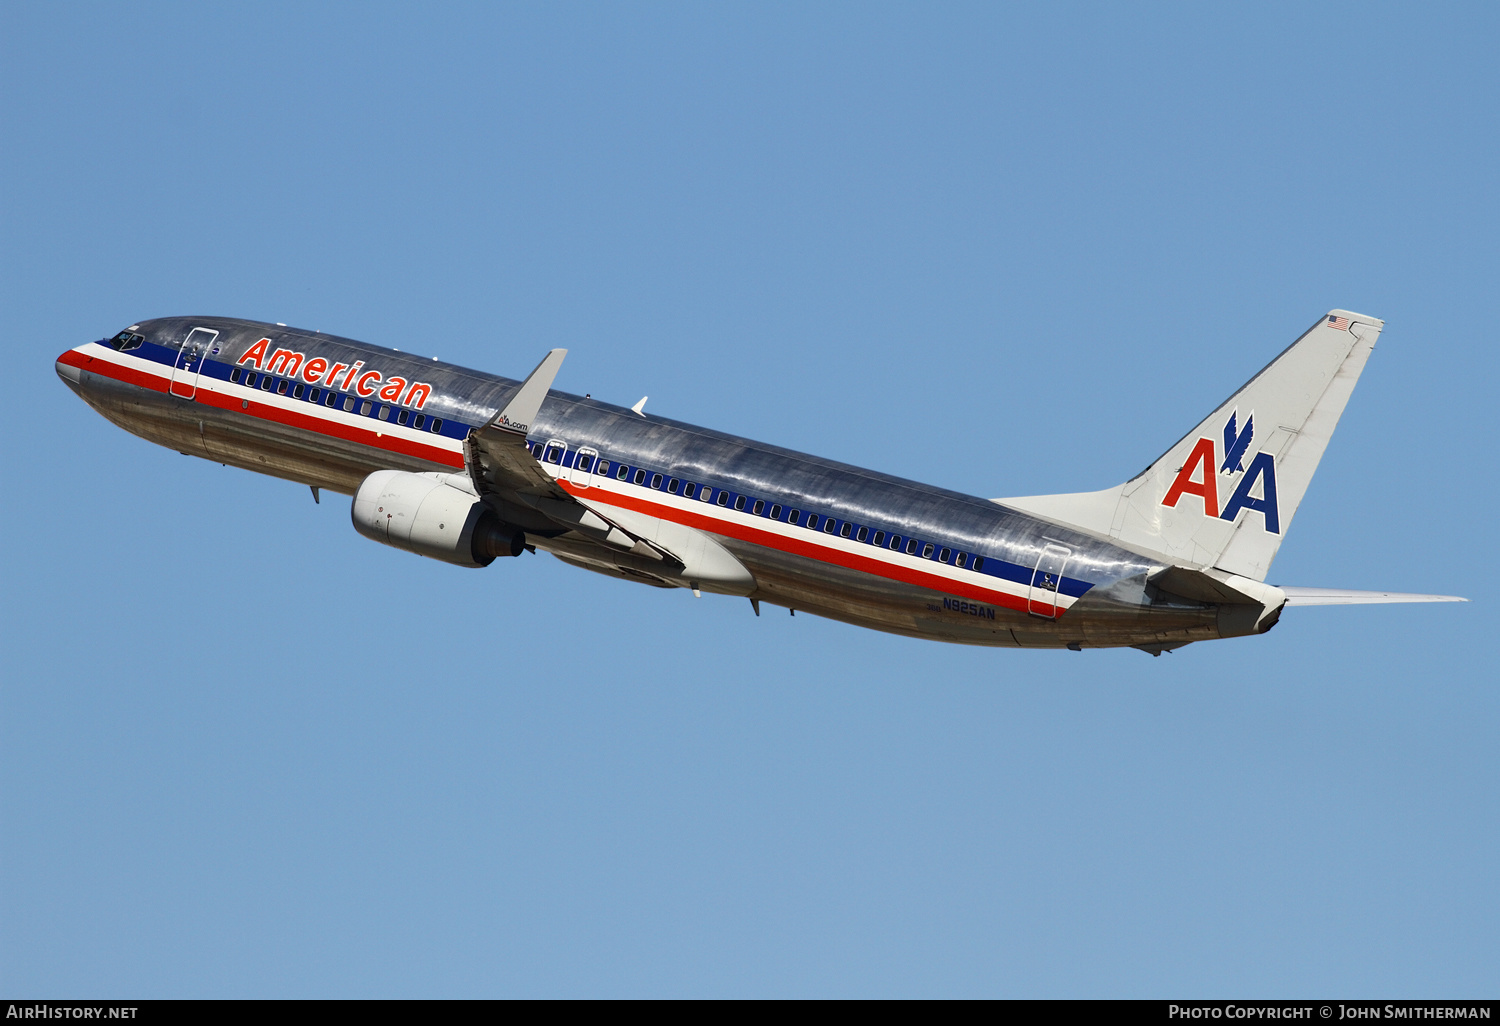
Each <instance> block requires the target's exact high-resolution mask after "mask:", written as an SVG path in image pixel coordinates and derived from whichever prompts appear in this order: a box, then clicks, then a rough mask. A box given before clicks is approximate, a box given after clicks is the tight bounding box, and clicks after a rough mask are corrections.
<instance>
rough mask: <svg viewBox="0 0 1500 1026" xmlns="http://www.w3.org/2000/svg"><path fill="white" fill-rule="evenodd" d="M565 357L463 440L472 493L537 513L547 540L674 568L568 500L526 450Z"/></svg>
mask: <svg viewBox="0 0 1500 1026" xmlns="http://www.w3.org/2000/svg"><path fill="white" fill-rule="evenodd" d="M567 355H568V351H567V350H566V349H554V350H552V351H551V352H549V353H548V354H547V355H546V356H545V357H543V358H542V362H541V363H539V364H537V365H536V369H535V370H533V371H532V372H531V373H530V374H529V375H528V376H527V378H526V380H525V381H524V382H522V384H521V387H520V388H519V389H517V390H516V394H515V395H513V396H511V399H510V402H508V403H506V404H505V407H504V409H502V410H500V412H499V413H496V414H495V415H494V416H493V417H491V418H490V419H489V421H487V422H486V423H485V424H484V425H483V426H481V427H478V428H475V429H473V430H472V431H470V432H469V437H468V438H466V439H464V464H465V466H466V467H467V469H468V471H469V478H470V480H472V481H473V482H474V488H475V490H476V491H478V493H479V494H480V495H481V496H484V497H485V498H486V499H487V500H490V501H491V503H492V504H493V505H496V506H497V507H498V509H499V511H500V512H502V513H503V512H504V508H505V506H512V507H514V506H521V507H525V508H529V509H530V510H532V511H534V512H535V513H536V514H540V515H541V516H542V517H544V518H545V522H546V523H548V524H549V525H550V528H549V531H548V534H549V536H551V535H554V534H555V535H565V534H568V533H569V532H572V533H573V534H574V535H575V536H576V539H577V541H578V542H579V543H581V544H583V545H585V546H591V545H596V544H603V545H606V546H608V547H609V548H611V549H613V550H616V552H617V553H620V552H624V553H630V554H632V555H634V556H635V557H637V558H638V559H640V560H645V561H646V563H645V565H647V566H652V565H653V564H660V563H668V562H669V563H671V564H673V565H675V564H677V563H678V562H679V561H678V560H677V559H676V558H675V557H673V556H672V555H671V554H670V553H668V552H666V551H665V550H663V549H662V548H661V547H659V546H658V545H655V544H653V543H652V542H650V541H647V540H645V539H643V538H641V537H640V536H639V535H637V534H634V533H632V532H631V531H629V530H626V529H625V528H622V527H621V526H620V525H619V524H617V523H615V522H614V521H613V520H611V519H608V518H606V517H603V516H600V515H599V513H597V512H596V511H594V510H592V509H590V508H589V507H588V506H586V505H584V504H583V503H581V502H579V501H578V500H577V499H576V498H574V497H573V496H572V495H569V494H568V493H567V492H566V491H565V490H564V489H563V488H562V486H561V485H559V484H558V483H557V482H556V481H555V480H554V479H553V478H552V476H551V475H550V474H548V473H547V472H546V471H545V470H543V469H542V465H541V464H540V463H539V462H538V459H537V457H536V456H533V455H532V453H531V450H530V449H529V448H527V444H526V435H527V433H528V432H529V431H530V430H531V425H532V424H533V423H534V422H535V421H536V416H537V413H538V412H540V411H541V408H542V402H543V401H544V400H545V399H546V398H547V392H548V390H549V389H550V388H551V387H552V381H553V379H554V378H556V377H557V371H558V369H559V368H560V367H561V366H562V362H563V357H565V356H567ZM528 529H531V528H528ZM652 568H653V569H654V568H655V567H654V566H653V567H652Z"/></svg>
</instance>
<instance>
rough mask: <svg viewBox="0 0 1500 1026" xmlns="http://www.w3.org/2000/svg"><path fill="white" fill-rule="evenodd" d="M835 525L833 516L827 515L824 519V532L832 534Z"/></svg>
mask: <svg viewBox="0 0 1500 1026" xmlns="http://www.w3.org/2000/svg"><path fill="white" fill-rule="evenodd" d="M833 526H834V520H833V517H826V518H824V520H823V533H824V534H832V533H833Z"/></svg>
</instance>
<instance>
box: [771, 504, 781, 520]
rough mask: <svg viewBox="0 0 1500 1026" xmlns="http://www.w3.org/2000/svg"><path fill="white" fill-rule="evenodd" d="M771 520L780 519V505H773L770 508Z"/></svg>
mask: <svg viewBox="0 0 1500 1026" xmlns="http://www.w3.org/2000/svg"><path fill="white" fill-rule="evenodd" d="M771 519H772V520H780V519H781V504H780V503H774V504H773V505H772V506H771Z"/></svg>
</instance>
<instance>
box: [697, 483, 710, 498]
mask: <svg viewBox="0 0 1500 1026" xmlns="http://www.w3.org/2000/svg"><path fill="white" fill-rule="evenodd" d="M698 498H700V499H702V500H703V501H704V502H713V501H714V490H713V488H712V487H711V486H709V485H704V486H703V488H702V489H701V490H700V491H699V492H698Z"/></svg>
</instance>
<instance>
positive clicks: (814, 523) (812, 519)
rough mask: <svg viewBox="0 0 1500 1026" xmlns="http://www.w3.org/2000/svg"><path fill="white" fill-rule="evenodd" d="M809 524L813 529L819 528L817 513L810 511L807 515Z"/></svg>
mask: <svg viewBox="0 0 1500 1026" xmlns="http://www.w3.org/2000/svg"><path fill="white" fill-rule="evenodd" d="M807 526H808V528H809V529H810V530H813V531H816V530H817V529H818V515H817V514H816V513H809V514H808V515H807Z"/></svg>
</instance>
